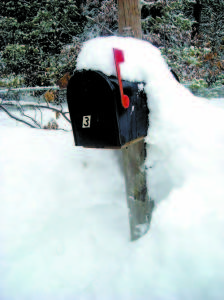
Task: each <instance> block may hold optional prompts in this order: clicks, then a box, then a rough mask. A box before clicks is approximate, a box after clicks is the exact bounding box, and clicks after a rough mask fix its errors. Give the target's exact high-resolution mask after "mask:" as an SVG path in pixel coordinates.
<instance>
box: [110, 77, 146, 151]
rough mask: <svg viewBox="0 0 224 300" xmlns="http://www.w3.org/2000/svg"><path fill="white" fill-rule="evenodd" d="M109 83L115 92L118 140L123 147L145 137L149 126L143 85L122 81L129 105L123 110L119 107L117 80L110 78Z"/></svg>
mask: <svg viewBox="0 0 224 300" xmlns="http://www.w3.org/2000/svg"><path fill="white" fill-rule="evenodd" d="M111 82H112V83H113V85H114V87H115V92H116V100H117V101H116V104H117V109H116V112H117V119H118V130H119V139H120V143H121V146H124V145H125V144H128V143H130V142H132V141H134V140H137V139H140V138H144V137H145V136H146V135H147V131H148V126H149V122H148V114H149V110H148V106H147V96H146V94H145V92H144V83H142V82H139V83H138V82H129V81H125V80H123V81H122V84H123V90H124V94H125V95H127V96H128V97H129V99H130V105H129V107H128V108H127V109H125V108H123V107H122V105H121V100H120V92H119V86H118V81H117V79H115V78H111Z"/></svg>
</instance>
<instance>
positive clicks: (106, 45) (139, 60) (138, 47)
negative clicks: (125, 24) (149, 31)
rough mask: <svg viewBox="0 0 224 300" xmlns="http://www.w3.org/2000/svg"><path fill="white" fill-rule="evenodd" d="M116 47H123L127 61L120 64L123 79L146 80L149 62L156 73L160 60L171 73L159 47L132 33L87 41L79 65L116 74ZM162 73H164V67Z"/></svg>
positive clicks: (79, 57) (149, 66) (160, 63)
mask: <svg viewBox="0 0 224 300" xmlns="http://www.w3.org/2000/svg"><path fill="white" fill-rule="evenodd" d="M113 48H117V49H120V50H123V51H124V56H125V63H124V64H122V65H121V76H122V79H125V80H128V81H146V72H145V70H146V68H147V66H148V68H149V69H150V70H151V73H152V74H153V77H155V74H156V73H158V72H157V68H158V64H159V66H160V68H161V67H162V68H163V69H164V71H165V70H166V72H165V73H166V75H167V76H169V73H170V72H169V70H168V68H167V66H166V63H165V62H164V60H163V58H162V56H161V54H160V51H159V50H158V49H157V48H156V47H154V46H153V45H151V44H150V43H148V42H146V41H142V40H138V39H134V38H129V37H124V38H123V37H114V36H113V37H104V38H102V37H99V38H95V39H92V40H89V41H87V42H86V43H84V46H83V48H82V50H81V52H80V54H79V56H78V58H77V69H78V70H79V69H91V70H99V71H102V72H103V73H104V74H106V75H108V76H110V75H116V70H115V66H114V57H113ZM148 68H147V69H148ZM147 73H148V72H147ZM159 73H160V75H159V76H160V77H161V71H160V72H159ZM163 74H164V73H163Z"/></svg>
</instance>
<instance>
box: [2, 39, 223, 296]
mask: <svg viewBox="0 0 224 300" xmlns="http://www.w3.org/2000/svg"><path fill="white" fill-rule="evenodd" d="M112 48H119V49H122V50H124V53H125V62H124V63H123V64H121V76H122V78H123V79H126V80H130V81H135V80H136V81H144V82H145V83H146V87H145V90H146V92H147V98H148V106H149V108H150V115H149V122H150V126H149V131H148V136H147V139H146V141H147V161H146V166H147V167H148V188H149V193H150V196H151V197H152V198H153V199H154V200H155V201H156V204H157V205H156V209H155V211H154V214H153V218H152V223H151V228H150V231H149V233H148V234H146V235H145V236H144V237H143V238H141V239H140V240H138V241H136V242H134V243H130V242H129V240H128V232H129V226H128V217H127V215H128V212H127V207H126V203H125V201H126V200H125V190H124V179H123V176H122V174H121V172H120V169H119V166H118V164H117V159H116V156H115V152H114V151H110V150H92V149H83V148H78V147H77V148H76V147H74V145H73V137H72V133H71V132H69V133H65V132H53V131H50V132H48V131H40V130H34V129H29V128H28V129H27V128H22V127H21V128H18V127H17V128H12V127H7V126H6V122H7V121H6V120H4V122H5V126H1V127H0V136H1V139H0V149H1V156H0V164H1V169H0V178H1V180H0V299H1V300H17V299H19V300H37V299H38V300H39V299H41V300H45V299H46V300H51V299H52V300H62V299H66V300H74V299H75V300H76V299H79V300H82V299H83V300H87V299H91V300H92V299H99V300H101V299H111V300H112V299H127V300H141V299H142V300H143V299H150V300H189V299H191V300H213V299H216V300H219V299H220V300H221V299H223V295H224V285H223V282H224V253H223V248H224V233H223V227H224V202H223V199H224V187H223V182H224V158H223V153H224V132H223V127H224V126H223V125H224V110H223V104H219V103H222V101H221V99H220V101H218V100H217V101H216V102H217V103H215V105H212V104H211V102H209V101H208V100H206V99H202V98H198V97H195V96H193V95H192V94H191V93H190V92H189V91H188V90H187V89H186V88H184V87H183V86H182V85H181V84H179V83H178V82H177V81H176V80H175V79H174V78H173V76H172V74H171V73H170V72H169V69H168V67H167V65H166V63H165V61H164V60H163V58H162V56H161V54H160V52H159V50H157V49H156V48H155V47H153V46H152V45H151V44H149V43H148V42H143V41H140V40H135V39H133V38H119V37H107V38H96V39H94V40H90V41H88V42H87V43H85V45H84V47H83V49H82V51H81V53H80V55H79V57H78V64H77V68H78V69H83V68H85V69H94V70H100V71H103V72H104V73H105V74H107V75H112V74H113V75H115V67H114V62H113V51H112ZM2 117H3V114H2V113H1V112H0V124H1V123H2V122H1V121H2ZM10 126H12V125H10ZM151 167H152V168H151ZM142 230H143V229H142Z"/></svg>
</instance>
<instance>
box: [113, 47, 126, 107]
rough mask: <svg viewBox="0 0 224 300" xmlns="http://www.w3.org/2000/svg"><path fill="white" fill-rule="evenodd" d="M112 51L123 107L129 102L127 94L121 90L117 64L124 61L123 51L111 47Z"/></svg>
mask: <svg viewBox="0 0 224 300" xmlns="http://www.w3.org/2000/svg"><path fill="white" fill-rule="evenodd" d="M113 51H114V61H115V66H116V71H117V78H118V83H119V88H120V94H121V103H122V105H123V107H124V108H128V107H129V104H130V100H129V98H128V96H127V95H124V92H123V86H122V79H121V73H120V66H119V64H121V63H123V62H124V52H123V51H122V50H119V49H115V48H113Z"/></svg>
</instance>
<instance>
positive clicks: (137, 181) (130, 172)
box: [118, 0, 154, 241]
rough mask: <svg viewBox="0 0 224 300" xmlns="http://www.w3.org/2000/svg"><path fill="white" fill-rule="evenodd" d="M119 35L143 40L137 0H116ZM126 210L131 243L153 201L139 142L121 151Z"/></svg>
mask: <svg viewBox="0 0 224 300" xmlns="http://www.w3.org/2000/svg"><path fill="white" fill-rule="evenodd" d="M118 23H119V33H120V34H121V35H123V36H133V37H136V38H140V39H141V38H142V30H141V8H140V1H139V0H118ZM122 153H123V163H124V173H125V181H126V197H127V204H128V208H129V223H130V236H131V241H134V240H137V239H138V238H140V237H141V236H143V235H144V234H145V233H146V232H147V231H148V229H149V224H150V220H151V215H152V210H153V207H154V202H153V201H150V199H149V196H148V191H147V184H146V171H145V169H144V161H145V158H146V151H145V142H144V140H141V141H139V142H136V143H134V144H130V145H129V146H128V147H125V148H124V149H122Z"/></svg>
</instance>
